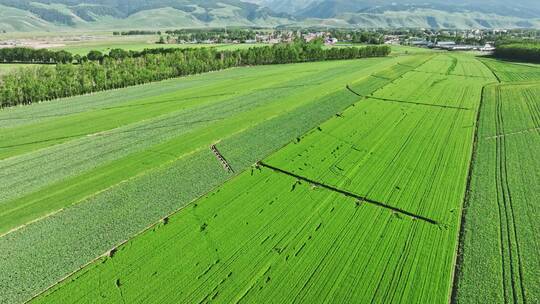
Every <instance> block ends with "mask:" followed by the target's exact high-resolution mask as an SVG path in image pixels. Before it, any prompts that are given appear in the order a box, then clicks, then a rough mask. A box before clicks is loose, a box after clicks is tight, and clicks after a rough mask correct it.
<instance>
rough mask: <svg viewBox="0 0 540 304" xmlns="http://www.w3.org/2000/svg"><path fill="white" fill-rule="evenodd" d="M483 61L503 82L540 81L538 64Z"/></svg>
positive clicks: (539, 66)
mask: <svg viewBox="0 0 540 304" xmlns="http://www.w3.org/2000/svg"><path fill="white" fill-rule="evenodd" d="M483 61H484V63H485V64H486V65H487V66H488V67H489V68H490V69H491V70H492V71H493V73H494V74H495V75H497V77H498V78H499V79H500V81H503V82H517V81H540V65H538V64H520V63H512V62H503V61H499V60H488V59H484V60H483Z"/></svg>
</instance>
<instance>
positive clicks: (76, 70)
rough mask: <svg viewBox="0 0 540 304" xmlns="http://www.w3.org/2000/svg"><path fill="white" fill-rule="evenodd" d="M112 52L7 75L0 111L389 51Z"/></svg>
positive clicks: (315, 47) (315, 46) (307, 46)
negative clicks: (238, 70) (250, 68)
mask: <svg viewBox="0 0 540 304" xmlns="http://www.w3.org/2000/svg"><path fill="white" fill-rule="evenodd" d="M113 51H114V50H113ZM113 51H111V53H112V54H111V53H109V54H108V55H103V56H102V57H101V58H99V59H98V60H89V61H82V62H81V63H79V64H73V63H60V64H57V65H54V66H51V65H45V66H38V67H32V68H25V69H19V70H17V71H15V72H12V73H10V74H8V75H5V76H3V77H2V79H1V82H2V84H1V85H0V105H1V106H2V107H8V106H14V105H20V104H31V103H34V102H39V101H45V100H51V99H56V98H62V97H68V96H74V95H81V94H86V93H92V92H97V91H103V90H109V89H115V88H123V87H128V86H133V85H138V84H143V83H148V82H152V81H159V80H164V79H168V78H173V77H179V76H186V75H193V74H198V73H204V72H209V71H216V70H222V69H226V68H230V67H239V66H247V65H264V64H283V63H293V62H307V61H321V60H337V59H355V58H366V57H378V56H387V55H388V54H389V53H390V48H389V47H388V46H366V47H362V48H357V47H343V48H330V49H324V48H323V47H322V43H321V42H317V43H299V42H297V43H292V44H276V45H273V46H264V47H254V48H249V49H240V50H221V51H219V50H217V49H215V48H188V49H148V50H145V51H141V52H127V51H123V52H120V51H116V52H113Z"/></svg>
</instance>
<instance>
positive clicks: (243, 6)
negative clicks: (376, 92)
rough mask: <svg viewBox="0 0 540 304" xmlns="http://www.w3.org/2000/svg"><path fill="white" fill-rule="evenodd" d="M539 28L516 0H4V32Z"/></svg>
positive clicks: (538, 18) (0, 22)
mask: <svg viewBox="0 0 540 304" xmlns="http://www.w3.org/2000/svg"><path fill="white" fill-rule="evenodd" d="M278 25H282V26H283V25H293V26H317V25H321V26H336V27H377V28H388V27H416V28H420V27H422V28H463V29H464V28H540V4H536V3H534V1H531V0H516V1H513V3H512V5H511V6H509V5H508V4H506V3H505V2H504V1H500V0H476V1H474V2H471V1H467V0H457V1H453V2H452V3H451V4H448V2H447V1H442V0H424V1H422V0H410V1H408V2H407V3H396V2H393V1H391V0H362V1H346V0H249V1H248V0H153V1H146V0H0V31H1V30H6V31H55V30H70V29H81V30H87V29H88V30H103V29H135V28H137V29H159V28H178V27H222V26H278Z"/></svg>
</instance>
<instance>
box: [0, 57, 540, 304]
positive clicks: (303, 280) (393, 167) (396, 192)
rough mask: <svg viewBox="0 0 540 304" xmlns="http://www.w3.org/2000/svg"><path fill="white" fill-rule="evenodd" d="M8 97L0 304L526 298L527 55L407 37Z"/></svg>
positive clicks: (0, 159)
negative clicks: (276, 60)
mask: <svg viewBox="0 0 540 304" xmlns="http://www.w3.org/2000/svg"><path fill="white" fill-rule="evenodd" d="M397 50H398V52H397V54H394V55H395V56H390V57H386V58H369V59H360V60H339V61H327V62H310V63H301V64H286V65H271V66H255V67H242V68H231V69H227V70H221V71H216V72H210V73H205V74H201V75H193V76H187V77H183V78H178V79H171V80H165V81H161V82H156V83H150V84H145V85H138V86H134V87H130V88H126V89H118V90H109V91H104V92H100V93H94V94H88V95H83V96H77V97H70V98H65V99H59V100H53V101H50V102H43V103H35V104H31V105H28V106H20V107H12V108H7V109H3V110H1V111H0V172H1V173H0V219H1V220H0V252H2V253H6V254H4V255H3V256H2V258H0V269H2V270H3V271H2V272H0V295H1V297H0V303H19V302H26V301H30V302H31V303H158V302H164V301H166V302H173V303H208V302H218V303H239V302H247V303H261V302H268V301H271V302H276V303H292V302H300V303H323V302H324V303H329V302H331V303H367V302H370V303H449V302H451V303H536V302H538V301H540V289H539V287H538V286H540V281H539V279H538V278H540V258H539V257H540V252H539V249H538V248H539V243H538V237H537V236H538V235H539V234H540V226H539V224H538V223H540V218H539V210H538V204H537V202H538V201H539V199H540V197H539V196H538V193H540V188H539V185H540V176H539V175H538V172H539V170H538V168H540V163H539V160H538V159H537V155H536V154H537V151H538V150H539V149H540V141H539V137H538V135H539V134H540V133H539V132H540V103H539V101H538V96H540V72H539V71H540V69H538V66H537V65H534V64H517V63H508V62H502V61H498V60H494V59H488V58H478V57H475V56H474V55H471V54H466V53H459V52H452V53H448V52H430V51H427V50H422V51H420V50H418V49H413V48H407V47H400V48H397Z"/></svg>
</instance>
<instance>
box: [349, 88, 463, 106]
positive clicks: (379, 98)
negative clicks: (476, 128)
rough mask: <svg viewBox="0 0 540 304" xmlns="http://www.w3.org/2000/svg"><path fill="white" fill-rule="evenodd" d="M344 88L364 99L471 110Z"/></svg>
mask: <svg viewBox="0 0 540 304" xmlns="http://www.w3.org/2000/svg"><path fill="white" fill-rule="evenodd" d="M346 88H347V90H349V91H350V92H351V93H353V94H355V95H356V96H358V97H362V98H365V99H375V100H381V101H388V102H399V103H407V104H413V105H420V106H429V107H438V108H445V109H455V110H466V111H470V110H472V109H471V108H463V107H455V106H446V105H438V104H432V103H423V102H414V101H406V100H399V99H390V98H383V97H375V96H366V95H361V94H358V93H357V92H355V91H354V90H353V89H351V87H350V86H349V85H346Z"/></svg>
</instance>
